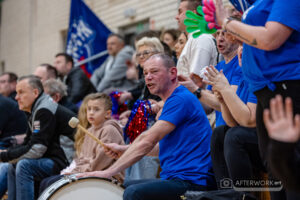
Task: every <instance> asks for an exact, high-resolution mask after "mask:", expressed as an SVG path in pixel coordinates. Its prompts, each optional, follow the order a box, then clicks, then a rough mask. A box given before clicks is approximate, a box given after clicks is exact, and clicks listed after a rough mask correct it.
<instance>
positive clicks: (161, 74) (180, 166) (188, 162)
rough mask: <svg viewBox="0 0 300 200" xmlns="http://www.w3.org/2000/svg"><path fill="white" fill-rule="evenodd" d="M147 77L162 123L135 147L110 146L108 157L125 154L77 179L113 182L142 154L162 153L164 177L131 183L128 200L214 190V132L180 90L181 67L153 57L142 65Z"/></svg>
mask: <svg viewBox="0 0 300 200" xmlns="http://www.w3.org/2000/svg"><path fill="white" fill-rule="evenodd" d="M144 75H145V81H146V85H147V87H148V89H149V90H150V92H151V93H152V94H155V95H158V96H159V97H161V99H162V100H163V101H164V102H165V104H164V107H163V110H162V113H161V116H160V118H159V120H158V121H157V122H156V123H155V124H154V125H153V126H152V127H151V128H150V129H149V130H147V131H146V132H144V133H143V134H141V135H139V136H138V137H137V138H136V139H135V141H134V142H133V143H132V144H131V145H128V146H122V145H117V144H107V145H106V146H107V149H106V152H107V154H109V155H111V156H114V157H116V158H117V157H118V156H121V157H120V158H119V159H118V160H117V161H116V162H115V163H114V164H113V165H112V166H111V167H110V168H108V169H107V170H105V171H95V172H89V173H83V174H80V175H79V176H80V177H81V176H98V177H106V178H109V177H111V176H114V175H116V174H118V173H119V172H121V171H123V170H124V169H126V168H127V167H129V166H131V165H132V164H134V163H135V162H137V161H138V160H140V159H141V158H142V157H143V156H145V155H158V153H159V159H160V164H161V168H162V171H161V173H160V179H155V180H137V181H132V182H131V183H130V182H128V184H127V187H126V189H125V192H124V199H125V200H129V199H130V200H136V199H143V200H148V199H149V200H150V199H151V200H153V199H156V200H157V199H158V200H160V199H164V200H165V199H179V196H180V195H182V194H184V193H185V192H186V191H187V190H208V189H210V188H211V187H212V185H213V174H212V173H211V172H210V171H211V168H212V163H211V158H210V148H209V143H210V137H211V128H210V125H209V122H208V120H207V117H206V115H205V113H204V110H203V108H202V106H201V104H200V102H199V101H198V100H197V98H196V97H195V96H194V95H193V94H192V93H191V92H189V91H188V90H187V89H186V88H185V87H183V86H179V84H178V80H177V69H176V67H175V63H174V61H173V60H172V59H171V58H170V57H169V56H166V55H164V54H156V55H153V56H151V57H150V58H149V59H148V60H147V61H146V63H145V65H144ZM158 144H159V145H158Z"/></svg>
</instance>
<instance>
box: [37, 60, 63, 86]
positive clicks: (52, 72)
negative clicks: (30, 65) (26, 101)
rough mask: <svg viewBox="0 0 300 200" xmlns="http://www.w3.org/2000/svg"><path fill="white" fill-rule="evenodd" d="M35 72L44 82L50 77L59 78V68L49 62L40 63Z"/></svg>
mask: <svg viewBox="0 0 300 200" xmlns="http://www.w3.org/2000/svg"><path fill="white" fill-rule="evenodd" d="M33 74H34V75H36V76H37V77H39V78H40V79H41V81H42V83H43V82H45V81H46V80H49V79H57V77H58V74H57V70H56V69H55V67H53V66H52V65H50V64H47V63H43V64H40V65H39V66H38V67H37V68H36V69H35V71H34V72H33Z"/></svg>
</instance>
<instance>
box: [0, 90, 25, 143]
mask: <svg viewBox="0 0 300 200" xmlns="http://www.w3.org/2000/svg"><path fill="white" fill-rule="evenodd" d="M26 130H27V121H26V116H25V113H24V112H23V111H20V110H19V108H18V104H17V103H16V102H15V101H13V100H12V99H10V98H8V97H4V96H2V95H0V139H2V138H5V137H9V136H13V135H19V134H24V133H26Z"/></svg>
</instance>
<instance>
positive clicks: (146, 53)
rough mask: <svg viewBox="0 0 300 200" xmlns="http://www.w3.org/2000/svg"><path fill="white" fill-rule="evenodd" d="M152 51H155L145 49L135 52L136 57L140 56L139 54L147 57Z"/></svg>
mask: <svg viewBox="0 0 300 200" xmlns="http://www.w3.org/2000/svg"><path fill="white" fill-rule="evenodd" d="M152 53H155V51H149V50H146V51H143V52H139V53H137V54H136V57H137V58H140V57H141V56H143V57H148V56H150V54H152Z"/></svg>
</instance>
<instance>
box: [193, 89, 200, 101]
mask: <svg viewBox="0 0 300 200" xmlns="http://www.w3.org/2000/svg"><path fill="white" fill-rule="evenodd" d="M201 91H202V88H200V87H199V88H198V89H197V90H196V91H195V92H193V94H194V95H196V97H197V98H198V99H200V98H201Z"/></svg>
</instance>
